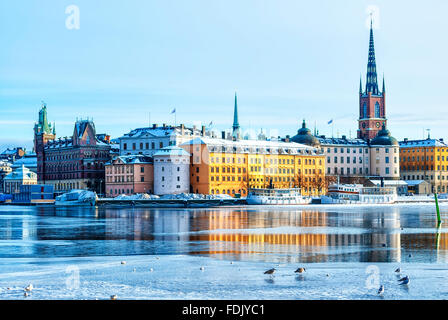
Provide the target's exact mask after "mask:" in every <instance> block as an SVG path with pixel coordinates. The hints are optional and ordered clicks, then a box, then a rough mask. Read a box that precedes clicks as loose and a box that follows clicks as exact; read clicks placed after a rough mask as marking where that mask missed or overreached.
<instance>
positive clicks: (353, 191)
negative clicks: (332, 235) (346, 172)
mask: <svg viewBox="0 0 448 320" xmlns="http://www.w3.org/2000/svg"><path fill="white" fill-rule="evenodd" d="M396 201H397V191H396V189H395V188H394V187H364V186H363V185H361V184H333V185H330V186H329V187H328V193H327V195H326V196H322V197H321V203H322V204H363V203H365V204H369V203H371V204H375V203H395V202H396Z"/></svg>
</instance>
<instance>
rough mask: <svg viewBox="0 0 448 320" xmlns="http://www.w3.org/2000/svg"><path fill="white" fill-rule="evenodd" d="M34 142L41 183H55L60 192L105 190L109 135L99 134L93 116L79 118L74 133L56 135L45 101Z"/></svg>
mask: <svg viewBox="0 0 448 320" xmlns="http://www.w3.org/2000/svg"><path fill="white" fill-rule="evenodd" d="M101 139H103V140H101ZM34 145H35V147H34V149H35V151H36V154H37V175H38V181H39V184H50V185H53V186H54V189H55V192H59V193H61V192H67V191H70V190H72V189H89V190H93V191H96V192H98V193H102V192H104V187H105V183H104V178H105V175H104V164H105V163H106V162H108V161H109V160H110V148H111V147H110V139H109V136H107V135H104V134H102V135H97V134H96V130H95V125H94V123H93V121H92V120H77V121H76V123H75V126H74V130H73V136H71V137H64V138H59V139H56V132H55V128H54V126H53V129H52V130H51V127H50V125H49V124H48V122H47V108H46V105H44V106H43V107H42V109H41V110H40V112H39V122H38V123H36V125H35V127H34Z"/></svg>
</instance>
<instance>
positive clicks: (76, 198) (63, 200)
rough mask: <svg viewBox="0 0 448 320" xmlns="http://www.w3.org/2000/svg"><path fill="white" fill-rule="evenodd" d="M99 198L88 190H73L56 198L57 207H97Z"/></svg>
mask: <svg viewBox="0 0 448 320" xmlns="http://www.w3.org/2000/svg"><path fill="white" fill-rule="evenodd" d="M97 200H98V196H97V195H96V193H95V192H92V191H87V190H72V191H70V192H68V193H64V194H62V195H60V196H57V197H56V201H55V202H54V204H55V205H57V206H89V207H90V206H95V205H96V201H97Z"/></svg>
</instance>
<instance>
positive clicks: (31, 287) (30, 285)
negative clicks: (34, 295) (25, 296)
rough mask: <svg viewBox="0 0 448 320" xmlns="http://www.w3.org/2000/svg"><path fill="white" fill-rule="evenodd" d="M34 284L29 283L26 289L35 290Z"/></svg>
mask: <svg viewBox="0 0 448 320" xmlns="http://www.w3.org/2000/svg"><path fill="white" fill-rule="evenodd" d="M33 288H34V287H33V285H32V284H29V285H28V286H27V287H26V288H25V291H32V290H33Z"/></svg>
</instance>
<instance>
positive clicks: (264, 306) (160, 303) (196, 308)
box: [0, 300, 448, 319]
mask: <svg viewBox="0 0 448 320" xmlns="http://www.w3.org/2000/svg"><path fill="white" fill-rule="evenodd" d="M447 305H448V302H447V301H443V300H438V301H430V300H413V301H410V300H393V301H392V300H376V301H365V300H344V301H337V300H324V301H323V300H310V301H308V300H305V301H304V300H157V301H142V300H139V301H132V300H116V301H107V300H106V301H91V300H88V301H79V300H76V301H59V300H56V301H54V300H33V301H31V300H28V301H0V308H1V310H2V311H3V312H6V311H12V312H20V315H21V317H23V316H25V315H26V314H27V313H29V314H45V315H46V316H47V315H48V316H50V318H51V317H54V316H56V318H58V319H64V318H66V317H70V318H74V319H78V318H85V317H86V316H88V318H91V317H93V316H96V317H100V318H101V319H105V318H106V317H113V319H125V318H126V319H131V318H134V317H135V316H137V315H140V316H139V318H143V319H150V318H157V319H280V318H285V317H284V316H286V315H288V316H290V317H294V318H295V317H303V316H305V315H306V314H309V315H312V314H314V315H322V316H323V315H325V314H327V313H329V314H330V315H331V314H332V315H333V316H338V317H339V316H341V317H343V318H351V317H352V316H356V315H357V316H358V317H359V315H361V314H365V313H366V312H369V311H368V310H371V312H373V313H376V312H380V311H381V312H382V313H383V312H387V314H388V316H391V315H393V314H395V313H396V314H397V315H400V316H401V317H403V316H406V314H411V312H412V310H416V309H420V310H425V309H421V308H427V307H444V306H447ZM362 310H364V311H362ZM288 318H289V317H288Z"/></svg>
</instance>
